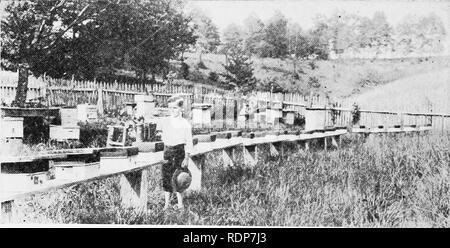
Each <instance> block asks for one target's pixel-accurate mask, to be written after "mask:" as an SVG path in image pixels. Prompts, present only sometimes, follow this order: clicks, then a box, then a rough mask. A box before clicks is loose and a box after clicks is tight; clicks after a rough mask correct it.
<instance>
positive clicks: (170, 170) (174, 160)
mask: <svg viewBox="0 0 450 248" xmlns="http://www.w3.org/2000/svg"><path fill="white" fill-rule="evenodd" d="M184 156H185V154H184V144H180V145H176V146H166V147H165V149H164V160H167V162H166V163H164V164H163V165H162V167H161V171H162V188H163V190H164V191H166V192H174V189H173V187H172V176H173V174H174V172H175V171H176V169H181V163H182V162H183V160H184Z"/></svg>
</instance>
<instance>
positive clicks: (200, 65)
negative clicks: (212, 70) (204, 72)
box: [197, 61, 208, 69]
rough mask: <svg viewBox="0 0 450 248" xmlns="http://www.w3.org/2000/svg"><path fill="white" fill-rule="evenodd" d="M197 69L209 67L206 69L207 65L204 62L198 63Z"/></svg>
mask: <svg viewBox="0 0 450 248" xmlns="http://www.w3.org/2000/svg"><path fill="white" fill-rule="evenodd" d="M197 67H198V68H199V69H208V67H206V65H205V63H203V61H200V62H198V63H197Z"/></svg>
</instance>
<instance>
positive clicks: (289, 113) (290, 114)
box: [283, 110, 296, 125]
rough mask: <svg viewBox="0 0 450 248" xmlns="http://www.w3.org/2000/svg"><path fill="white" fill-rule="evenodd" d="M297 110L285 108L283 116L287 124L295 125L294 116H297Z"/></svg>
mask: <svg viewBox="0 0 450 248" xmlns="http://www.w3.org/2000/svg"><path fill="white" fill-rule="evenodd" d="M295 113H296V112H295V110H284V111H283V118H284V121H285V123H286V124H288V125H293V124H294V118H295Z"/></svg>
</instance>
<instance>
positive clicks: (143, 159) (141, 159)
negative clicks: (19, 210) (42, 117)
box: [0, 152, 165, 202]
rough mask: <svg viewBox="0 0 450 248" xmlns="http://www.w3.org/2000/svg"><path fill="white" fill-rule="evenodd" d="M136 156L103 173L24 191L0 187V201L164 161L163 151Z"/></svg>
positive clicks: (131, 170)
mask: <svg viewBox="0 0 450 248" xmlns="http://www.w3.org/2000/svg"><path fill="white" fill-rule="evenodd" d="M137 156H138V157H137V159H136V163H134V164H133V165H132V166H124V167H123V168H114V169H112V170H110V171H106V172H105V173H99V174H98V175H95V176H91V177H86V178H79V179H73V180H60V179H54V180H49V181H47V182H46V183H45V184H41V185H36V186H35V187H32V188H30V189H27V190H24V191H5V190H3V189H0V201H1V202H4V201H9V200H14V199H17V198H23V197H26V196H28V195H32V194H37V193H43V192H48V191H50V190H55V189H60V188H65V187H69V186H72V185H76V184H80V183H86V182H91V181H96V180H101V179H104V178H107V177H112V176H116V175H120V174H123V173H128V172H133V171H139V170H143V169H145V168H148V167H152V166H156V165H160V164H162V163H164V162H165V161H164V159H163V152H157V153H152V154H141V153H140V154H138V155H137Z"/></svg>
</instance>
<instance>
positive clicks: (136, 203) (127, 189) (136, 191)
mask: <svg viewBox="0 0 450 248" xmlns="http://www.w3.org/2000/svg"><path fill="white" fill-rule="evenodd" d="M147 191H148V170H146V169H143V170H139V171H133V172H129V173H123V174H121V175H120V198H121V202H122V206H124V207H125V208H134V209H136V210H138V211H145V210H146V209H147V201H148V194H147Z"/></svg>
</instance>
